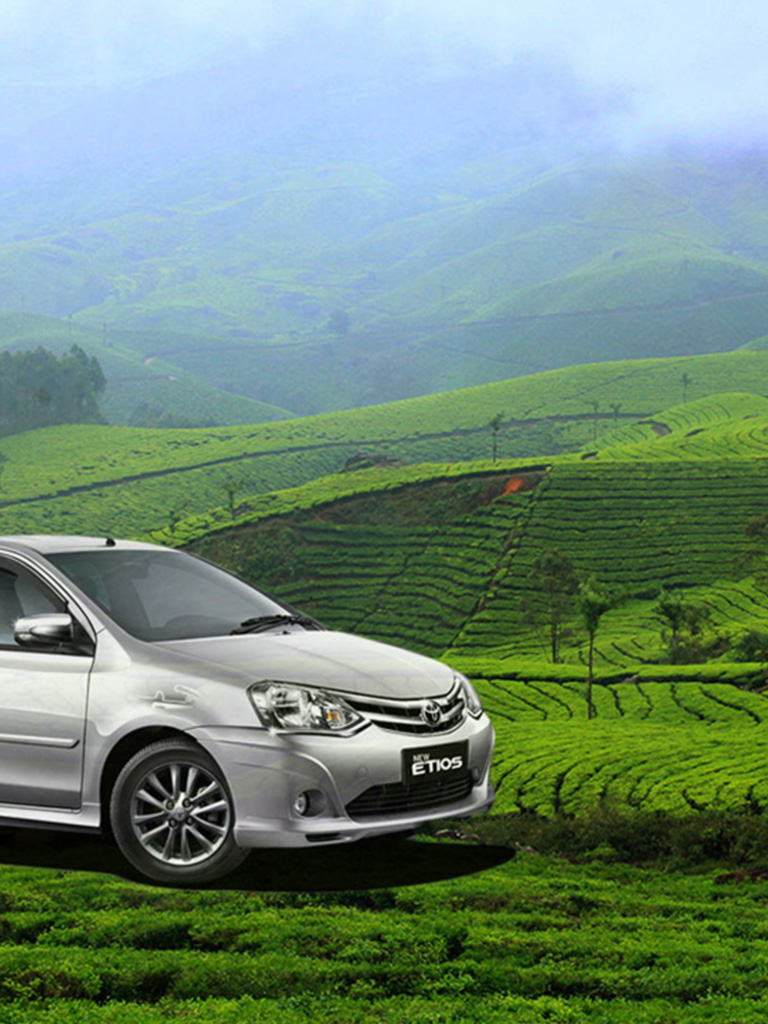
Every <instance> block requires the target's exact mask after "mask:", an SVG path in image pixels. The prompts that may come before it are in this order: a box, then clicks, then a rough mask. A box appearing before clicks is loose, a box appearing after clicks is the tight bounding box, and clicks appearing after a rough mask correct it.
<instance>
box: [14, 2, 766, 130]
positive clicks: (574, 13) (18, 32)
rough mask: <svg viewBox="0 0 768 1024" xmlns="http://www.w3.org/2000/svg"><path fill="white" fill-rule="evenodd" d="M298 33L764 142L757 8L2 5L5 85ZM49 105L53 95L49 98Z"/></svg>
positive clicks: (158, 63)
mask: <svg viewBox="0 0 768 1024" xmlns="http://www.w3.org/2000/svg"><path fill="white" fill-rule="evenodd" d="M298 29H302V30H304V31H305V32H306V31H312V32H314V33H316V35H317V38H318V41H319V44H320V45H322V41H323V39H325V38H328V37H332V36H333V35H334V34H336V35H338V34H339V33H341V32H344V33H346V34H347V38H348V39H351V40H352V42H351V43H350V45H352V46H359V47H360V48H361V49H363V50H364V49H365V47H367V46H368V45H370V43H371V40H372V39H376V40H378V41H384V42H385V43H387V44H389V45H391V47H392V50H393V52H398V51H402V50H409V51H411V52H418V53H420V54H423V56H424V58H425V62H426V63H428V64H429V65H430V66H434V67H445V66H452V67H461V65H462V63H464V62H469V61H472V62H477V61H478V60H502V61H506V60H513V59H515V58H517V57H519V56H521V55H534V56H535V55H542V56H545V57H546V58H547V59H548V60H550V61H551V60H552V59H553V58H554V59H556V60H562V61H563V62H564V63H565V64H566V65H568V66H569V67H571V68H572V69H574V70H575V71H576V72H577V74H578V75H579V76H580V77H582V78H584V79H586V80H587V81H588V82H589V83H590V84H592V85H599V86H602V87H606V88H608V89H622V90H628V91H629V93H630V94H631V96H632V98H633V108H634V116H633V119H632V121H631V122H629V121H628V122H626V123H625V124H624V125H623V128H622V129H621V130H622V131H624V132H626V133H627V134H628V135H630V136H631V135H637V136H642V137H647V136H648V135H649V134H659V133H661V134H665V133H669V132H671V133H675V134H682V135H695V136H701V135H709V134H714V133H716V134H720V133H722V132H724V131H727V132H733V133H736V134H740V135H746V136H747V137H749V136H756V135H759V136H760V137H763V136H764V135H765V129H764V127H763V126H764V124H768V56H767V54H768V3H766V2H765V0H578V2H573V0H570V2H569V0H0V67H1V68H2V72H0V87H2V88H4V89H6V91H8V92H9V94H11V95H12V97H13V99H14V101H15V102H16V103H19V102H23V96H24V90H29V96H30V97H32V96H33V95H34V96H37V97H38V98H39V97H40V96H41V95H43V94H44V93H46V91H50V90H54V91H55V90H59V91H61V90H63V92H62V93H61V94H62V95H64V94H66V91H67V90H69V91H72V90H76V89H78V88H80V89H83V88H92V87H94V86H97V87H99V88H105V87H109V86H111V85H113V84H115V83H119V82H125V81H131V80H136V79H142V78H146V77H148V76H152V75H156V74H163V73H167V72H168V71H171V70H176V69H179V68H183V67H184V66H186V65H188V64H190V63H196V62H200V61H202V62H210V61H211V60H213V59H217V58H221V57H222V56H223V55H224V56H225V55H227V54H229V53H232V52H233V51H234V50H237V49H241V48H243V47H248V48H249V49H250V50H252V51H253V50H255V51H258V50H259V49H260V48H262V47H263V46H265V45H267V44H269V43H272V42H275V41H279V40H280V39H281V38H283V37H285V36H287V35H289V34H290V33H292V32H295V31H296V30H298ZM51 95H54V93H51Z"/></svg>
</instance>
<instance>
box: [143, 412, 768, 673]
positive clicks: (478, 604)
mask: <svg viewBox="0 0 768 1024" xmlns="http://www.w3.org/2000/svg"><path fill="white" fill-rule="evenodd" d="M766 404H767V403H766V400H765V399H763V398H761V397H759V396H758V397H752V398H750V396H747V395H744V394H736V395H720V396H718V397H717V398H716V399H713V400H711V401H709V402H707V401H703V400H702V401H698V402H694V403H691V404H690V405H687V406H682V407H676V408H673V409H671V410H669V411H668V412H662V413H660V414H659V416H658V417H657V419H656V420H655V421H654V422H655V424H656V426H657V427H658V426H659V425H660V424H664V426H665V431H662V432H659V431H658V430H654V429H653V428H651V429H650V430H649V432H648V433H649V435H650V436H649V437H647V438H646V440H645V441H639V440H635V438H634V434H635V433H636V432H642V431H645V430H646V429H647V427H646V426H643V425H642V424H641V425H640V426H639V427H637V428H629V433H630V437H631V439H630V442H629V443H628V445H627V446H626V448H627V451H628V458H627V459H626V460H624V461H622V460H621V458H620V453H621V451H622V448H621V447H620V446H619V445H618V444H616V443H614V442H615V440H616V439H615V437H614V438H613V439H612V440H611V439H609V440H611V443H610V445H609V446H608V447H607V448H606V449H604V450H602V451H599V452H598V457H591V456H592V455H593V453H591V452H590V453H587V454H588V455H589V456H590V457H589V458H587V459H586V460H585V459H584V457H583V455H581V456H579V455H564V456H560V457H559V458H553V459H550V460H548V461H547V462H546V463H538V464H537V463H534V462H533V461H532V460H529V461H527V462H523V461H521V462H518V463H510V462H502V463H499V464H497V466H496V470H497V472H496V474H494V473H493V469H494V467H493V464H489V463H485V464H476V467H475V468H474V473H475V475H474V476H470V475H466V476H465V478H464V479H463V480H462V479H461V475H460V474H461V473H462V472H463V473H465V474H469V473H471V472H472V467H471V465H466V466H464V467H462V466H459V465H455V466H454V467H453V469H452V471H451V472H452V476H449V477H446V467H434V469H432V470H430V468H429V467H428V466H424V467H423V468H422V470H421V471H418V470H414V471H405V470H400V471H395V470H386V471H371V473H372V475H371V476H370V477H368V478H365V477H363V476H361V477H360V478H359V485H360V493H359V494H358V496H357V497H356V496H355V493H354V490H349V491H348V492H347V495H346V497H345V498H344V500H343V502H338V503H335V502H334V501H333V498H332V493H333V487H334V483H333V478H329V479H328V481H326V482H318V483H316V484H314V485H307V486H306V487H305V488H300V489H298V490H297V491H296V492H286V493H285V496H284V498H282V499H281V500H282V502H283V504H282V506H281V505H280V503H279V501H278V496H277V495H275V496H272V498H271V499H267V498H266V497H265V498H264V499H260V500H256V501H254V502H253V504H250V503H246V505H245V506H244V508H243V511H242V515H241V516H240V518H239V524H240V525H239V526H238V528H237V532H236V533H233V532H232V531H231V529H230V527H229V526H228V522H227V516H226V515H225V514H224V513H223V512H222V513H219V514H218V515H214V516H207V517H201V518H199V519H197V520H195V519H193V520H189V521H187V522H185V523H183V524H179V526H178V527H177V528H176V529H175V530H174V531H169V530H166V531H164V532H162V533H160V534H157V535H156V536H157V537H158V539H164V540H165V541H166V542H171V543H173V542H174V541H175V542H176V543H179V542H181V543H190V542H194V541H195V538H198V540H197V546H198V547H199V548H200V550H203V551H204V552H205V553H207V554H210V555H211V557H213V558H214V559H217V560H221V561H224V562H226V563H227V564H230V565H232V566H233V568H236V569H238V570H239V571H244V572H246V574H250V575H251V576H252V577H253V578H254V579H256V580H260V581H261V582H262V584H263V585H266V586H270V587H272V588H273V589H275V590H276V591H277V592H278V593H280V594H282V595H283V596H285V597H286V598H287V599H288V600H290V601H291V602H294V603H297V604H299V605H301V606H304V607H306V608H307V609H308V610H310V611H312V612H314V613H315V614H317V615H318V616H319V617H320V618H321V619H326V620H327V621H329V622H330V623H331V624H333V625H338V626H341V627H343V628H346V629H351V630H356V631H360V632H362V633H365V634H368V635H371V636H375V637H378V638H381V639H384V640H391V641H393V642H397V643H403V644H405V645H406V646H411V647H414V648H416V649H419V650H423V651H426V652H429V653H432V654H438V655H439V654H442V653H444V652H445V653H446V654H447V656H448V657H449V658H450V659H452V660H457V659H458V663H461V664H463V663H466V664H468V665H469V666H470V669H471V670H472V671H475V672H477V671H479V670H480V669H481V668H482V670H483V672H484V673H485V674H487V671H486V666H487V665H489V664H492V663H496V664H498V665H507V664H517V665H518V666H519V665H520V663H521V659H522V661H523V662H525V663H532V664H535V663H539V662H541V661H544V660H546V659H547V658H548V656H549V655H548V646H549V640H548V634H547V629H546V627H545V619H546V614H545V613H546V608H545V605H544V600H543V597H542V596H541V593H540V591H539V589H538V583H537V577H536V572H535V563H536V560H537V558H538V557H539V556H540V555H541V554H542V553H543V552H544V551H546V550H548V549H552V548H556V549H557V550H558V551H559V552H560V553H561V554H563V555H565V556H567V557H568V558H570V559H571V561H572V563H573V566H574V568H575V571H576V573H577V575H578V576H579V577H580V578H581V579H586V578H587V577H589V576H594V577H596V578H597V579H598V580H599V581H600V582H601V583H603V584H605V585H607V586H608V587H610V588H612V590H613V591H614V592H615V593H616V594H617V595H620V596H621V598H622V600H621V602H620V603H619V605H618V606H617V607H616V608H615V609H614V610H612V611H609V612H608V614H607V615H606V616H605V617H604V620H603V623H602V625H601V629H600V633H599V635H598V637H597V664H598V667H599V669H600V670H601V671H603V672H605V673H608V674H610V673H612V672H616V671H622V670H625V669H626V670H630V669H636V668H637V667H638V666H642V665H649V666H653V665H656V666H657V668H658V667H659V665H660V663H663V662H664V660H665V649H664V645H665V643H666V641H665V639H664V636H663V632H662V627H663V622H662V620H661V618H660V616H659V614H658V612H657V611H656V609H655V605H656V602H657V600H658V598H659V595H660V593H661V591H662V589H663V588H666V589H668V590H672V591H675V592H679V593H682V594H684V596H685V599H686V600H687V601H689V602H693V603H694V604H696V605H701V606H703V607H704V608H705V609H706V613H707V614H708V615H709V627H708V628H710V630H711V631H712V633H713V635H714V636H717V637H719V638H720V641H721V642H720V645H719V646H720V649H721V652H722V651H725V650H726V649H728V648H729V645H733V644H736V643H737V642H738V639H739V637H740V635H741V634H743V633H745V632H746V631H747V630H748V629H756V630H762V629H765V628H766V627H767V626H768V596H766V594H765V592H764V591H763V590H762V588H760V587H757V586H756V585H755V583H754V581H753V580H752V578H751V577H750V576H748V575H746V573H747V572H748V567H747V561H746V559H747V556H748V554H749V551H750V549H751V546H752V542H751V541H750V540H749V539H748V537H747V534H746V525H747V522H748V521H749V520H750V519H751V518H753V517H756V516H759V515H761V514H762V513H763V512H764V511H765V509H766V508H768V473H766V468H765V467H766V457H768V435H767V436H766V440H763V442H762V444H761V443H760V438H761V437H763V434H762V431H763V430H764V429H765V428H768V418H766V417H762V416H761V415H760V412H761V411H765V409H766ZM749 410H756V411H749ZM745 417H746V418H745ZM696 424H699V426H696ZM670 425H671V426H670ZM692 432H693V434H694V435H695V436H694V437H691V436H690V435H691V433H692ZM718 432H719V433H718ZM710 434H712V435H713V436H715V437H717V438H720V437H722V438H725V439H727V444H726V445H725V451H726V453H727V456H728V457H713V450H716V445H715V448H714V449H713V446H712V444H709V443H706V444H705V443H704V441H703V440H701V441H699V445H698V447H696V448H693V447H692V446H691V445H692V442H693V441H695V440H696V439H697V438H700V439H703V438H706V437H708V436H709V435H710ZM673 442H676V443H677V446H678V447H677V449H675V447H674V444H673ZM643 446H645V448H643ZM657 448H661V449H663V451H664V452H665V453H666V454H665V455H664V457H661V458H654V457H653V455H654V453H655V452H656V449H657ZM643 450H645V451H646V457H645V459H644V461H640V459H641V457H642V451H643ZM675 451H676V452H677V454H676V456H675V457H673V455H674V453H675ZM604 453H607V454H609V455H610V458H606V459H605V460H602V461H601V458H600V456H602V455H603V454H604ZM692 453H695V454H697V455H698V457H696V458H694V457H693V454H692ZM376 472H378V476H377V475H376ZM419 472H421V475H420V476H419V475H418V474H419ZM430 473H431V474H432V479H433V480H434V482H432V483H430ZM480 473H483V474H485V476H481V475H479V474H480ZM440 481H442V482H440ZM353 483H354V482H353ZM387 487H388V488H389V493H388V492H387V490H385V489H386V488H387ZM249 523H250V524H251V525H248V524H249ZM537 607H538V608H539V610H540V615H539V616H538V618H539V623H538V624H536V623H535V609H536V608H537ZM532 609H533V611H532ZM566 618H567V620H568V621H566V623H565V626H566V628H567V629H568V630H569V631H570V636H567V637H566V638H565V642H564V645H563V648H562V650H561V656H562V658H563V660H564V662H565V665H563V666H559V667H558V666H555V669H558V668H559V669H560V670H561V671H562V672H564V673H565V676H564V678H569V676H568V672H570V673H571V675H570V678H574V677H578V675H579V673H580V671H581V667H582V666H583V663H584V658H585V640H586V636H585V633H584V630H583V627H581V625H580V623H579V619H578V615H577V614H576V611H575V609H573V608H572V609H571V610H570V612H569V613H568V614H567V616H566ZM726 660H727V655H726ZM529 671H534V672H535V669H533V668H531V669H530V670H529ZM574 673H575V676H574Z"/></svg>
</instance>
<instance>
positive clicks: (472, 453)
mask: <svg viewBox="0 0 768 1024" xmlns="http://www.w3.org/2000/svg"><path fill="white" fill-rule="evenodd" d="M767 370H768V353H765V352H737V353H730V354H726V355H712V356H695V357H688V358H686V359H668V360H639V361H634V362H619V363H601V364H597V365H595V366H586V367H573V368H570V369H568V370H556V371H550V372H548V373H544V374H536V375H532V376H530V377H525V378H517V379H513V380H509V381H502V382H499V383H497V384H491V385H485V386H481V387H476V388H467V389H463V390H460V391H455V392H448V393H445V394H441V395H430V396H425V397H423V398H418V399H411V400H404V401H400V402H396V403H390V404H387V405H382V406H375V407H369V408H363V409H356V410H349V411H345V412H339V413H328V414H323V415H319V416H315V417H306V418H303V419H295V420H286V421H281V422H273V423H267V424H260V425H258V424H257V425H254V426H234V427H216V428H208V429H197V430H172V429H166V430H141V429H132V428H126V427H110V428H103V427H87V426H71V427H62V428H55V429H54V428H51V429H48V430H46V431H35V432H31V433H28V434H22V435H17V436H16V437H12V438H6V439H4V440H3V441H2V443H0V451H1V452H2V453H3V454H4V455H5V457H6V461H5V462H4V463H3V471H2V476H0V500H2V504H0V530H2V531H3V532H19V531H22V532H29V530H31V529H42V530H48V531H55V530H64V531H66V532H75V531H81V532H86V533H113V534H115V535H117V536H123V535H130V536H135V535H137V534H141V533H145V532H147V531H151V530H155V531H156V530H161V529H163V528H164V527H166V526H167V525H168V524H169V522H170V521H171V520H178V519H181V518H186V517H189V516H190V515H194V514H198V513H205V512H206V511H207V510H209V509H211V508H213V507H217V506H222V505H225V504H228V503H229V497H228V492H229V491H231V490H232V489H233V488H234V495H235V499H236V504H239V503H241V502H242V501H243V500H244V498H245V497H246V496H247V495H249V494H259V493H266V492H269V491H274V490H279V489H282V488H285V487H288V486H296V485H300V484H304V483H306V482H308V481H310V480H312V479H315V478H317V477H319V476H324V475H327V474H329V473H336V472H339V471H340V470H342V469H343V467H344V465H345V463H346V461H347V459H349V458H350V457H351V456H353V455H355V454H356V453H357V452H358V451H359V450H360V449H364V450H365V451H366V452H368V453H369V454H370V455H373V456H379V455H381V456H386V457H388V458H392V459H397V460H400V461H403V462H406V463H419V462H424V461H431V462H439V463H443V462H458V461H467V460H475V459H483V458H485V459H488V458H490V457H491V456H492V450H493V432H492V430H491V426H490V421H491V419H492V418H493V417H494V416H495V415H496V414H502V415H501V425H500V429H499V432H498V436H497V439H496V440H497V453H498V456H499V458H500V459H504V460H505V461H506V463H507V464H509V460H515V461H516V460H520V459H527V460H534V461H537V460H538V461H541V459H542V458H545V459H549V458H550V457H551V456H553V455H555V454H557V453H563V452H574V453H577V452H579V451H580V450H582V453H583V454H589V451H584V448H585V445H586V446H594V444H595V440H596V439H597V441H600V439H601V438H605V439H606V441H607V440H609V439H610V438H612V437H615V430H616V429H617V426H618V424H620V423H627V424H634V423H636V421H637V420H645V419H648V418H649V417H651V418H652V417H653V416H655V415H656V414H657V413H659V412H660V411H661V410H663V409H665V408H668V407H670V406H676V405H678V404H679V403H680V401H681V399H682V397H683V390H684V386H683V382H682V381H683V377H684V376H685V377H687V378H688V380H689V381H691V382H692V383H689V385H688V386H687V389H686V390H687V393H688V395H689V397H690V398H691V403H690V404H691V406H693V400H694V399H695V398H697V397H700V396H706V395H717V394H718V393H720V392H723V391H731V390H733V391H739V392H744V391H750V390H752V389H753V388H754V387H755V385H756V384H757V385H758V386H759V382H760V381H761V379H763V378H764V376H765V374H766V371H767ZM739 401H742V400H739ZM743 402H745V403H747V404H746V405H744V409H743V412H742V413H740V414H743V415H748V413H747V412H746V409H747V407H749V408H752V409H753V411H755V412H759V411H760V410H762V409H763V408H764V400H763V399H762V397H761V396H759V395H758V396H755V397H754V398H753V399H748V398H747V399H744V400H743ZM750 402H752V405H751V406H749V403H750ZM716 405H717V403H716ZM595 406H597V409H595ZM715 407H716V406H713V408H715ZM734 408H735V407H734ZM741 408H742V407H741V405H740V406H739V409H741ZM747 422H749V423H751V424H754V423H757V421H756V420H755V421H751V420H750V421H747ZM631 429H632V430H639V431H640V433H639V434H638V435H637V436H639V437H642V436H644V435H643V433H642V432H643V430H645V428H644V427H643V426H640V427H636V426H635V427H632V428H631ZM622 436H623V435H622ZM631 436H632V437H634V436H635V434H632V435H631ZM758 450H759V445H758ZM572 458H573V459H575V460H576V461H579V460H580V459H581V458H582V455H579V454H574V455H573V456H572ZM606 458H608V455H606ZM333 486H339V484H338V483H335V484H333Z"/></svg>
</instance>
